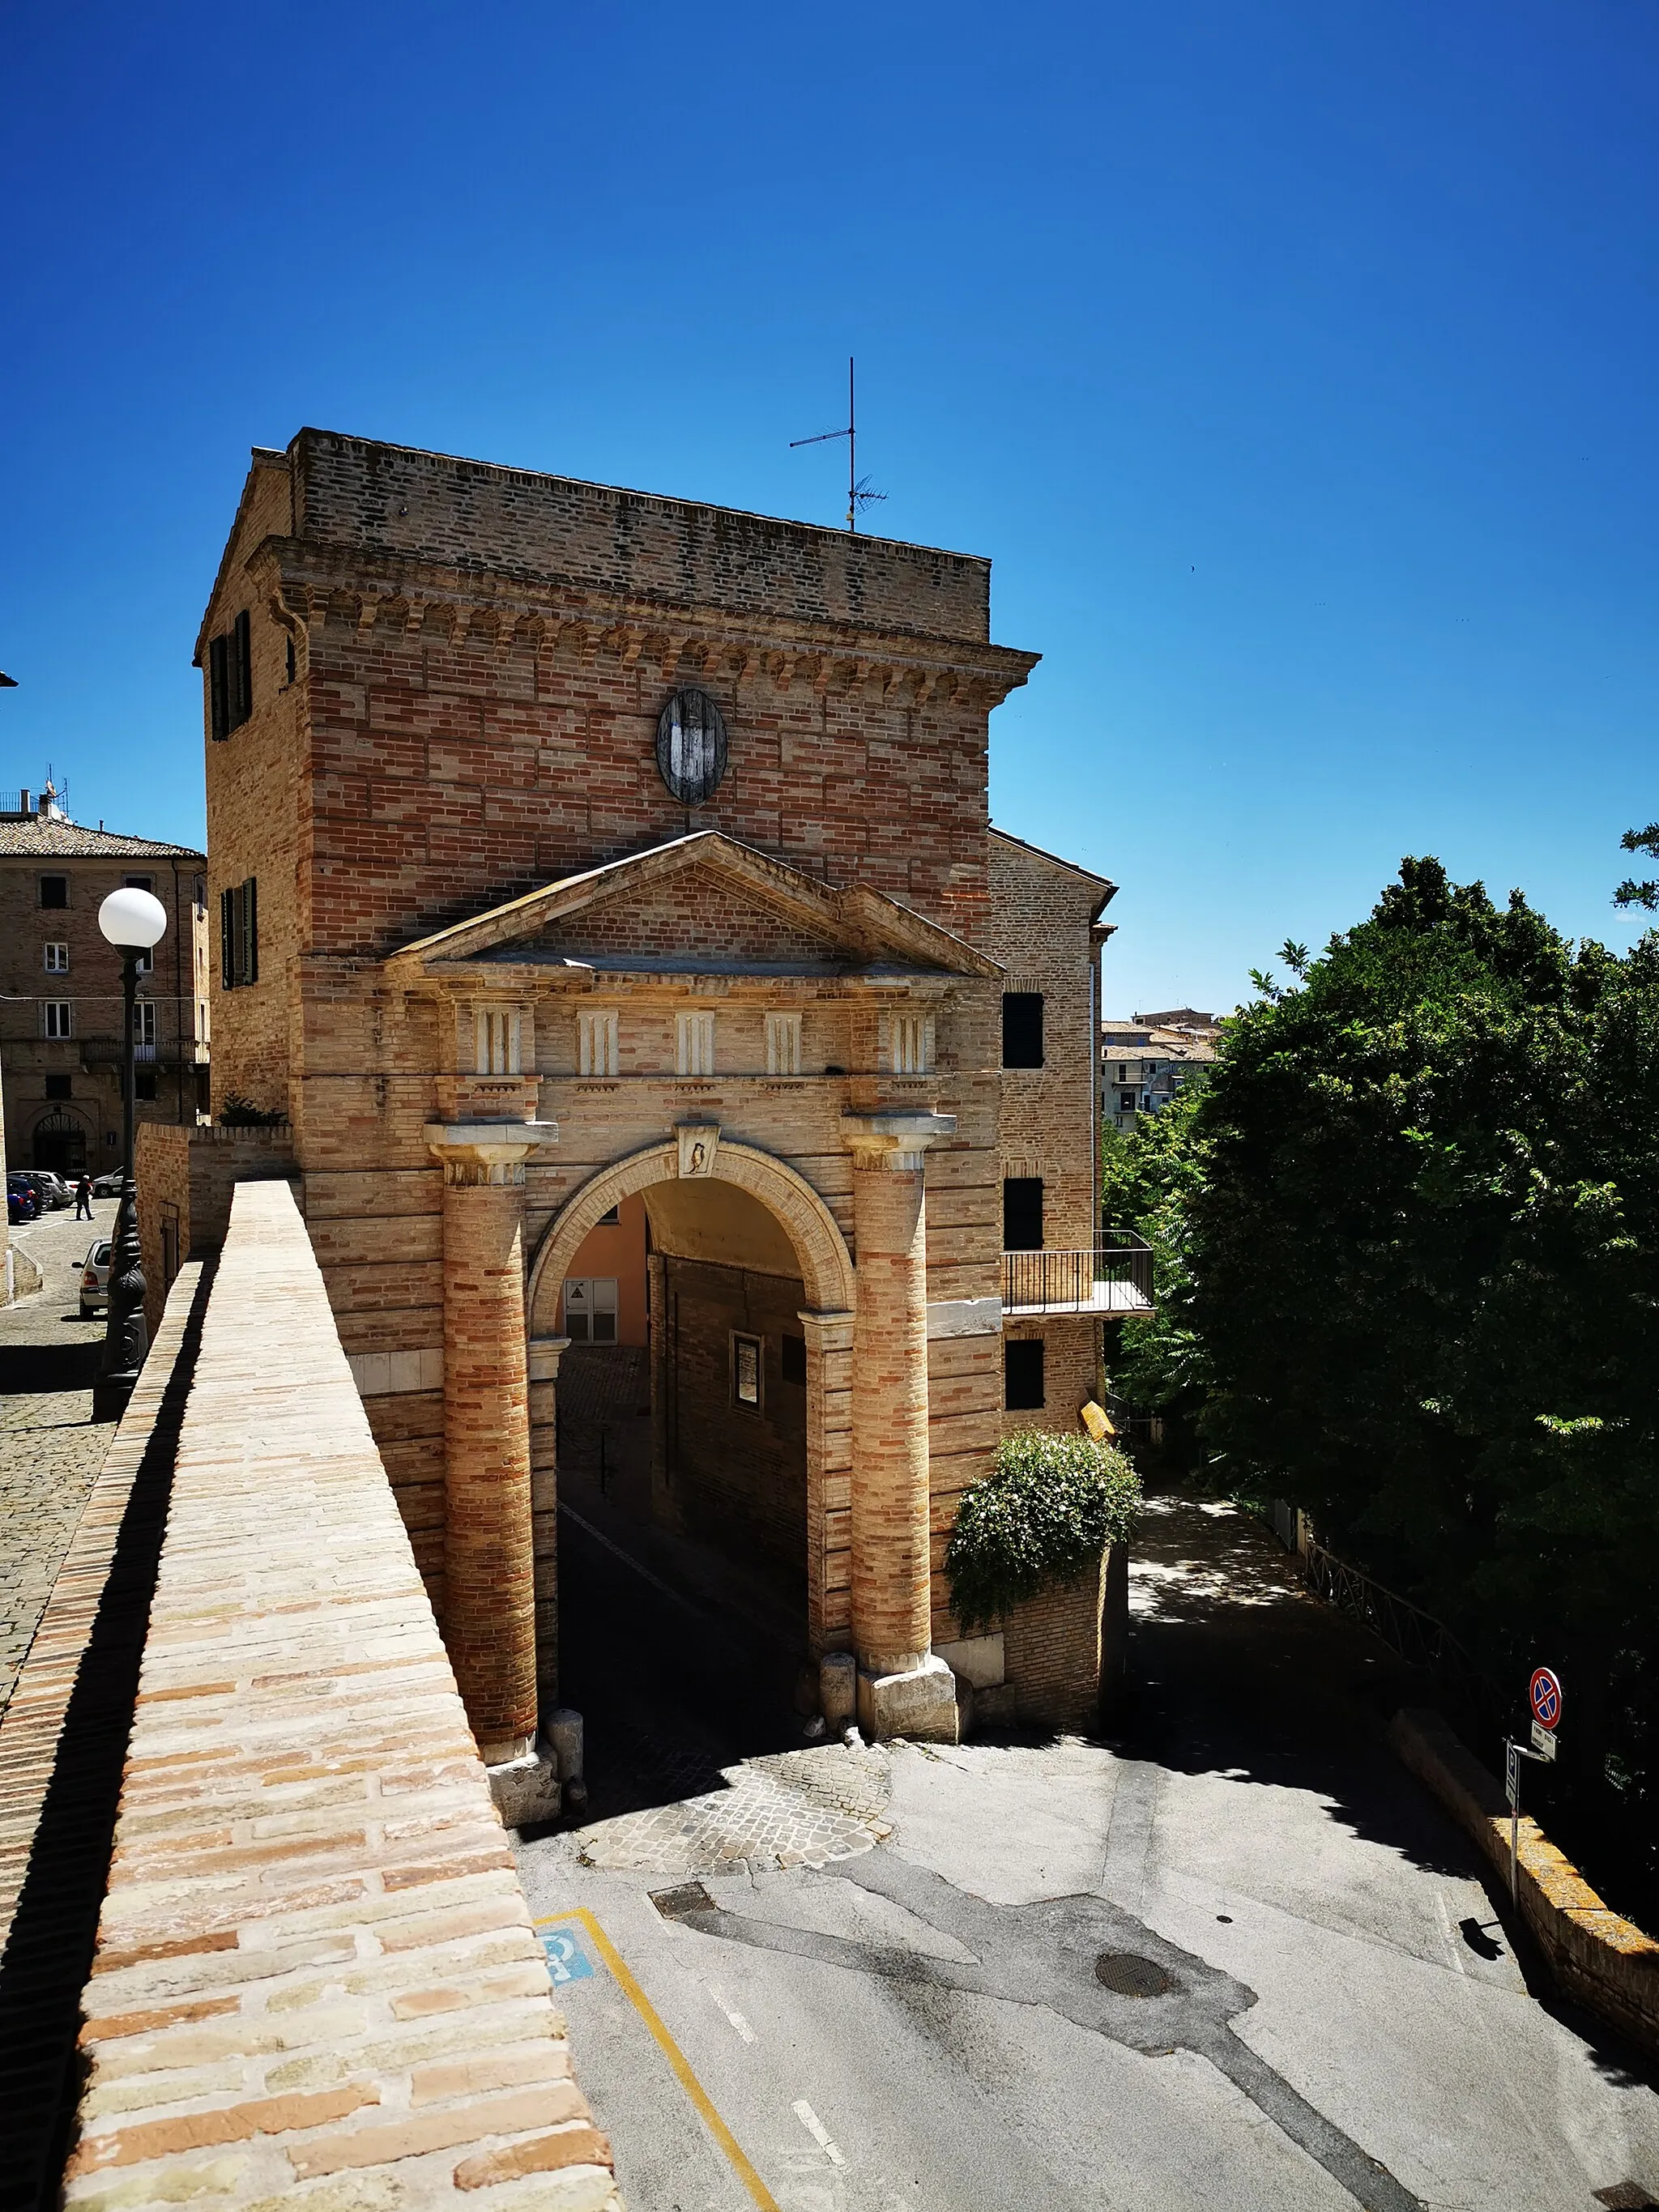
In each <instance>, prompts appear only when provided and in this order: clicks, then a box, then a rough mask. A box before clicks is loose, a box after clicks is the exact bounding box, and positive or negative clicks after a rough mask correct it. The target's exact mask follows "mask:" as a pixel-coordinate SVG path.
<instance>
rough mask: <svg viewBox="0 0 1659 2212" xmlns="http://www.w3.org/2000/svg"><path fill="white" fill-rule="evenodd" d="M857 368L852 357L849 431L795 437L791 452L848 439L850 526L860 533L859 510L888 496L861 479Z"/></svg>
mask: <svg viewBox="0 0 1659 2212" xmlns="http://www.w3.org/2000/svg"><path fill="white" fill-rule="evenodd" d="M853 369H854V362H853V357H852V356H851V355H850V354H849V355H848V361H847V428H845V429H844V430H820V431H819V433H818V435H817V437H816V438H792V439H791V440H790V441H789V450H790V452H791V453H793V451H794V449H795V447H797V446H827V445H828V444H829V442H830V441H832V440H833V439H836V438H845V439H846V441H847V527H848V529H849V530H851V531H856V530H857V529H858V526H859V509H860V507H871V506H873V505H874V504H875V503H876V502H877V501H879V500H884V499H885V498H886V496H887V495H886V493H885V492H884V491H872V490H871V489H870V479H869V477H861V476H860V474H859V464H858V451H859V410H858V392H857V387H856V386H855V384H854V378H853Z"/></svg>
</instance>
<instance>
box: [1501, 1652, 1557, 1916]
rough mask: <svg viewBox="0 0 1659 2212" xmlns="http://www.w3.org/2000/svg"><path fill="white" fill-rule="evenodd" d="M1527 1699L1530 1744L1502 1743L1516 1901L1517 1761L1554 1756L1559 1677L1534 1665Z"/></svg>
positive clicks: (1542, 1760) (1513, 1899)
mask: <svg viewBox="0 0 1659 2212" xmlns="http://www.w3.org/2000/svg"><path fill="white" fill-rule="evenodd" d="M1527 1703H1528V1705H1530V1706H1531V1708H1532V1747H1531V1748H1530V1750H1529V1749H1528V1747H1526V1745H1524V1744H1519V1743H1516V1742H1514V1741H1511V1740H1510V1739H1509V1738H1507V1737H1506V1738H1505V1740H1504V1796H1506V1797H1507V1798H1508V1799H1509V1802H1510V1904H1511V1905H1513V1904H1514V1903H1515V1902H1516V1895H1517V1893H1518V1891H1519V1888H1520V1872H1519V1862H1520V1856H1521V1762H1522V1759H1537V1760H1538V1761H1539V1762H1540V1763H1541V1764H1543V1763H1545V1762H1547V1761H1548V1760H1550V1759H1553V1758H1554V1757H1555V1731H1556V1729H1558V1728H1559V1726H1560V1725H1561V1678H1560V1676H1559V1674H1556V1673H1555V1671H1554V1670H1553V1668H1549V1667H1535V1668H1534V1669H1533V1675H1532V1680H1531V1681H1530V1682H1529V1683H1528V1685H1527Z"/></svg>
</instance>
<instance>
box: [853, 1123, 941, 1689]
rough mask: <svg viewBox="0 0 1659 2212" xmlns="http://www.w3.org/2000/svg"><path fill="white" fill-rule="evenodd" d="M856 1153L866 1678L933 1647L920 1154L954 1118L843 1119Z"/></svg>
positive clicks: (857, 1488)
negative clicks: (930, 1603)
mask: <svg viewBox="0 0 1659 2212" xmlns="http://www.w3.org/2000/svg"><path fill="white" fill-rule="evenodd" d="M955 1127H956V1124H955V1122H954V1121H952V1120H951V1118H950V1117H949V1116H948V1115H936V1114H927V1113H900V1114H869V1115H844V1116H843V1117H842V1129H843V1132H844V1133H845V1135H846V1139H847V1142H848V1145H849V1146H850V1147H851V1148H852V1152H853V1155H854V1176H853V1229H854V1243H855V1246H856V1257H857V1268H858V1303H857V1306H856V1308H855V1310H854V1321H853V1409H852V1410H853V1480H852V1501H851V1503H852V1549H853V1559H852V1573H853V1589H852V1613H853V1644H854V1650H855V1651H856V1652H857V1654H858V1659H859V1664H860V1667H862V1668H864V1669H865V1670H866V1673H868V1674H904V1673H907V1672H908V1671H909V1670H910V1669H912V1668H915V1667H918V1666H920V1664H921V1662H922V1660H923V1659H924V1658H925V1657H926V1656H927V1652H928V1651H929V1650H930V1649H931V1647H932V1640H933V1628H932V1618H931V1608H930V1605H929V1584H930V1563H929V1556H928V1527H927V1522H928V1503H927V1500H928V1488H927V1195H926V1188H925V1180H924V1170H923V1165H922V1161H923V1155H924V1153H925V1152H926V1150H927V1146H929V1145H930V1144H931V1143H932V1142H933V1139H935V1138H936V1137H939V1136H945V1135H949V1134H950V1133H951V1132H952V1131H953V1130H954V1128H955Z"/></svg>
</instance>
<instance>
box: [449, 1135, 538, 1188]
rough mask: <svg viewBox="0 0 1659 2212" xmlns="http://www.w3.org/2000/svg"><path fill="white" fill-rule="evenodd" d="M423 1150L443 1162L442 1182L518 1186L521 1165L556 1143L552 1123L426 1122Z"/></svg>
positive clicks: (520, 1177)
mask: <svg viewBox="0 0 1659 2212" xmlns="http://www.w3.org/2000/svg"><path fill="white" fill-rule="evenodd" d="M425 1134H426V1141H427V1148H428V1151H429V1152H431V1153H432V1155H433V1157H434V1158H435V1159H439V1160H441V1161H442V1162H443V1168H444V1181H445V1182H448V1183H454V1184H457V1185H462V1184H466V1183H521V1182H523V1181H524V1164H525V1162H526V1160H527V1159H528V1158H530V1156H531V1154H532V1152H540V1151H541V1149H542V1147H543V1146H544V1145H552V1144H556V1143H557V1142H558V1136H559V1125H558V1123H557V1122H556V1121H428V1123H427V1125H426V1131H425Z"/></svg>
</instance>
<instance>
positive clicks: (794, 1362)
mask: <svg viewBox="0 0 1659 2212" xmlns="http://www.w3.org/2000/svg"><path fill="white" fill-rule="evenodd" d="M778 1371H779V1373H780V1374H781V1376H782V1377H783V1379H784V1381H785V1382H786V1383H799V1384H800V1385H801V1386H802V1387H803V1388H805V1383H806V1339H805V1337H804V1336H786V1337H785V1338H784V1340H783V1343H782V1346H781V1356H780V1359H779V1365H778Z"/></svg>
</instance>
